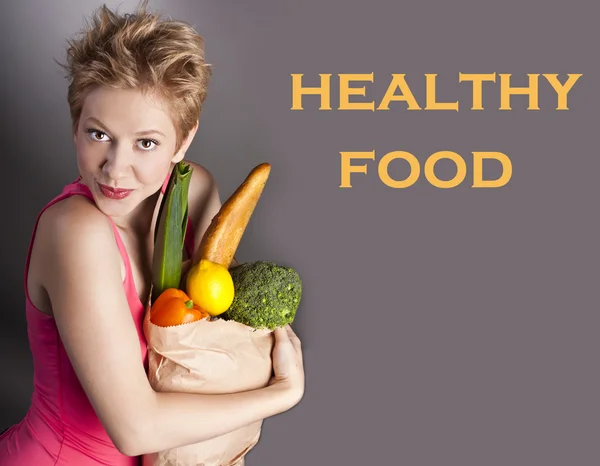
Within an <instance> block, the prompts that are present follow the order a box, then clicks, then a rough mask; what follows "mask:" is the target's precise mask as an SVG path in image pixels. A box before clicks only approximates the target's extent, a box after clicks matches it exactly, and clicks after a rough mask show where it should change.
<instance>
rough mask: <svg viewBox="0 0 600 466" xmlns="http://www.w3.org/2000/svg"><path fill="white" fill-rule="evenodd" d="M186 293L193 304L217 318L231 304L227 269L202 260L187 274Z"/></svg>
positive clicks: (231, 291) (231, 287)
mask: <svg viewBox="0 0 600 466" xmlns="http://www.w3.org/2000/svg"><path fill="white" fill-rule="evenodd" d="M186 291H187V294H188V296H189V297H190V299H192V300H193V301H194V304H197V305H198V306H200V307H201V308H202V309H204V310H205V311H206V312H208V313H209V314H210V315H211V316H218V315H219V314H222V313H223V312H225V311H226V310H227V309H229V306H231V303H232V302H233V297H234V288H233V279H232V278H231V274H230V273H229V270H228V269H227V267H225V266H223V265H220V264H216V263H214V262H210V261H208V260H206V259H202V260H201V261H200V262H198V263H197V264H196V265H194V267H192V268H191V269H190V271H189V272H188V275H187V279H186Z"/></svg>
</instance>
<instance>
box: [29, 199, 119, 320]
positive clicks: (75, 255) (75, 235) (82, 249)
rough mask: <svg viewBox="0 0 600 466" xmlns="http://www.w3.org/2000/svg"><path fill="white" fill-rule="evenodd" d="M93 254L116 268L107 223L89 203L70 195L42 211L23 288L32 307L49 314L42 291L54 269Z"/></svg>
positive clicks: (116, 258)
mask: <svg viewBox="0 0 600 466" xmlns="http://www.w3.org/2000/svg"><path fill="white" fill-rule="evenodd" d="M94 251H98V252H100V251H101V252H102V254H103V255H104V257H105V260H107V261H110V262H111V263H114V264H116V265H118V266H119V267H120V260H119V256H118V254H116V252H118V250H117V249H116V246H115V242H114V233H113V231H112V227H111V224H110V220H109V219H108V217H106V216H105V215H104V214H103V213H102V212H100V211H99V210H98V208H97V207H96V206H95V205H94V204H93V203H91V202H90V201H89V200H88V199H87V198H85V197H83V196H72V197H69V198H67V199H64V200H62V201H60V202H58V203H56V204H54V205H52V206H50V207H49V208H48V209H46V210H45V211H44V212H43V213H42V215H41V216H40V220H39V223H38V226H37V230H36V233H35V239H34V243H33V248H32V252H31V259H30V265H29V270H28V279H27V287H28V291H29V295H30V299H31V301H32V302H33V304H34V305H36V307H37V308H38V309H39V310H40V311H42V312H46V313H48V314H51V313H52V309H51V305H50V301H49V296H48V294H47V291H46V290H47V287H48V281H49V279H50V278H51V277H52V276H54V275H55V273H56V270H57V268H58V267H64V266H65V265H66V264H68V263H72V262H73V261H79V260H86V257H87V256H91V255H92V254H93V252H94ZM89 260H94V258H92V257H90V258H89ZM119 270H120V269H119Z"/></svg>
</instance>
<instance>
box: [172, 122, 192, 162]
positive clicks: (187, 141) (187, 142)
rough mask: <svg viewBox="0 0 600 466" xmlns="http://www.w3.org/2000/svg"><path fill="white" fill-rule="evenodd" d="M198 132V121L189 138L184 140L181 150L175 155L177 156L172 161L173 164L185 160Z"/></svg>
mask: <svg viewBox="0 0 600 466" xmlns="http://www.w3.org/2000/svg"><path fill="white" fill-rule="evenodd" d="M196 131H198V122H197V121H196V124H195V125H194V127H193V128H192V129H191V130H190V132H189V133H188V135H187V137H186V138H185V139H184V141H183V143H182V144H181V147H180V148H179V150H178V151H177V152H176V153H175V155H174V156H173V158H172V159H171V162H173V163H178V162H181V161H182V160H183V158H184V157H185V153H186V151H187V150H188V148H189V147H190V144H191V143H192V141H193V140H194V136H196Z"/></svg>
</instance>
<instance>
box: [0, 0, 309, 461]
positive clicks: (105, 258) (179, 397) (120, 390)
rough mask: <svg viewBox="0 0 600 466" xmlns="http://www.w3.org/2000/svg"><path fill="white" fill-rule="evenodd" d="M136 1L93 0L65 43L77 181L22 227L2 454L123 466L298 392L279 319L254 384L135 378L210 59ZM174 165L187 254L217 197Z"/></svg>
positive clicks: (298, 369)
mask: <svg viewBox="0 0 600 466" xmlns="http://www.w3.org/2000/svg"><path fill="white" fill-rule="evenodd" d="M145 8H146V2H143V3H142V5H141V8H140V9H139V11H138V12H137V13H136V14H135V15H123V16H119V15H117V14H115V13H113V12H111V11H110V10H109V9H107V8H106V7H103V8H101V9H100V10H98V12H97V13H96V14H95V15H94V17H93V21H92V22H91V23H90V24H89V25H88V27H87V29H86V30H85V31H84V34H83V35H82V36H81V37H80V38H79V39H77V40H74V41H72V42H71V44H70V47H69V49H68V60H67V64H66V65H65V67H66V68H67V70H68V72H69V78H70V85H69V93H68V101H69V106H70V110H71V116H72V122H73V141H74V143H75V147H76V152H77V165H78V168H79V173H80V178H79V179H78V180H77V181H75V182H74V183H72V184H70V185H67V186H66V187H65V188H64V190H63V192H62V193H61V195H59V196H57V197H56V198H55V199H54V200H52V201H51V202H50V203H49V204H48V205H47V206H46V207H45V208H44V209H43V210H42V211H41V212H40V215H39V217H38V221H37V222H36V226H35V228H34V232H33V236H32V240H31V244H30V248H29V253H28V257H27V264H26V271H25V291H26V313H27V320H28V332H29V341H30V346H31V351H32V355H33V361H34V393H33V397H32V404H31V407H30V409H29V411H28V413H27V415H26V417H25V419H24V420H23V421H22V422H21V423H19V424H17V425H15V426H12V427H11V428H10V429H8V430H7V431H6V432H4V433H3V434H2V436H1V437H0V464H2V465H4V464H10V465H36V466H45V465H76V466H86V465H92V464H93V465H97V464H105V465H112V466H115V465H117V466H119V465H135V464H139V463H140V459H139V456H140V455H142V454H145V453H150V452H155V451H160V450H164V449H168V448H175V447H178V446H183V445H187V444H191V443H197V442H201V441H203V440H206V439H209V438H212V437H215V436H219V435H222V434H225V433H227V432H230V431H232V430H236V429H238V428H240V427H242V426H244V425H247V424H250V423H253V422H255V421H258V420H261V419H265V418H267V417H269V416H272V415H275V414H278V413H281V412H283V411H286V410H288V409H290V408H291V407H293V406H294V405H296V404H297V403H298V402H299V401H300V399H301V398H302V396H303V392H304V369H303V363H302V353H301V349H300V342H299V340H298V338H297V337H296V336H295V335H294V333H293V332H292V330H291V328H289V326H288V327H286V328H285V329H277V330H276V331H275V347H274V351H273V367H274V376H273V378H272V381H271V383H270V384H269V386H268V387H266V388H263V389H259V390H255V391H250V392H245V393H236V394H226V395H194V394H180V393H156V392H154V391H153V390H152V388H151V386H150V385H149V382H148V379H147V375H146V372H145V362H146V343H145V340H144V336H143V332H142V318H143V313H144V306H143V304H142V303H144V302H146V298H147V295H148V292H149V284H150V282H151V260H152V247H153V237H154V231H153V225H154V222H155V219H156V215H157V210H158V209H157V206H158V205H159V203H160V200H161V196H162V192H163V190H164V187H165V182H166V181H167V180H168V177H169V175H170V172H171V169H172V167H173V166H174V165H173V164H175V163H177V162H179V161H180V160H182V159H183V158H184V156H185V152H186V150H187V148H188V147H189V145H190V143H191V142H192V139H193V137H194V135H195V133H196V130H197V127H198V119H199V114H200V109H201V105H202V102H203V100H204V98H205V96H206V87H207V84H208V79H209V77H210V68H209V66H208V65H206V64H205V62H204V52H203V42H202V39H201V38H200V37H199V36H198V35H197V33H196V32H195V31H194V30H193V29H192V28H191V27H190V26H188V25H187V24H185V23H182V22H177V21H172V20H162V19H160V18H158V17H157V16H156V15H153V14H150V13H147V12H146V11H145ZM190 164H191V165H192V167H193V169H194V171H193V177H192V181H191V185H190V191H189V207H190V219H191V223H190V224H191V225H192V228H191V229H189V231H188V237H187V238H186V245H187V254H188V256H187V257H188V258H189V257H192V254H193V251H194V244H199V241H200V239H201V238H202V235H203V233H204V231H205V230H206V228H207V227H208V225H209V223H210V221H211V219H212V217H213V216H214V215H215V214H216V213H217V212H218V210H219V208H220V200H219V195H218V190H217V187H216V185H215V183H214V180H213V179H212V177H211V175H210V174H209V173H208V172H207V171H206V170H205V169H204V168H202V167H201V166H199V165H197V164H194V163H191V162H190ZM161 188H163V189H161Z"/></svg>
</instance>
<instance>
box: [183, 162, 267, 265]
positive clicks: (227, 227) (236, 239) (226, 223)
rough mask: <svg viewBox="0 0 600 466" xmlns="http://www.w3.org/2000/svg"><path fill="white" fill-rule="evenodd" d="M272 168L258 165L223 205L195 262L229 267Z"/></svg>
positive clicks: (205, 237) (206, 234)
mask: <svg viewBox="0 0 600 466" xmlns="http://www.w3.org/2000/svg"><path fill="white" fill-rule="evenodd" d="M270 172H271V165H269V164H268V163H262V164H260V165H258V166H256V167H255V168H254V169H253V170H252V171H251V172H250V174H249V175H248V176H247V177H246V179H245V180H244V182H243V183H242V184H241V185H240V186H239V187H238V188H237V189H236V191H235V192H234V193H233V194H232V195H231V196H230V197H229V199H227V201H226V202H225V203H224V204H223V205H222V206H221V209H220V210H219V212H218V213H217V215H215V216H214V217H213V219H212V221H211V223H210V225H209V227H208V229H207V230H206V233H204V236H203V237H202V241H201V243H200V245H199V246H198V248H197V249H196V252H195V254H194V259H193V263H194V264H197V263H198V262H200V260H202V259H205V260H208V261H210V262H214V263H216V264H220V265H223V266H225V267H227V268H229V266H230V264H231V262H232V260H233V256H234V254H235V251H236V250H237V247H238V245H239V244H240V240H241V239H242V235H243V234H244V231H245V230H246V226H247V225H248V222H249V221H250V217H251V216H252V213H253V212H254V208H255V207H256V204H257V203H258V200H259V198H260V196H261V194H262V191H263V189H264V187H265V184H266V182H267V179H268V177H269V174H270Z"/></svg>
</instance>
